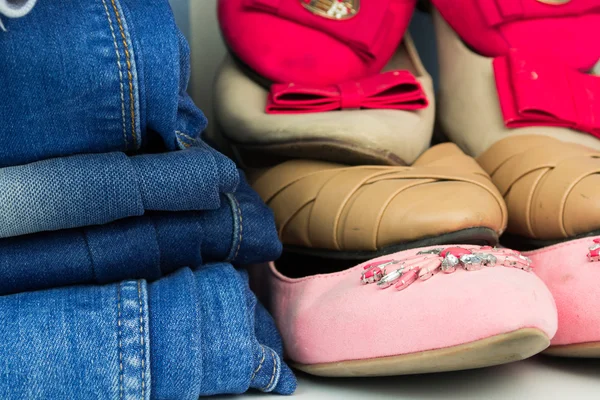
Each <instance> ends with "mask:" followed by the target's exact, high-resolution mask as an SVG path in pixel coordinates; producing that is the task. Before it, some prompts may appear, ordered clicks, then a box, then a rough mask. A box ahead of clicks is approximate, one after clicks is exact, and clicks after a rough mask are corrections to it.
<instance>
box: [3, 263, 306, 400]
mask: <svg viewBox="0 0 600 400" xmlns="http://www.w3.org/2000/svg"><path fill="white" fill-rule="evenodd" d="M0 320H1V321H3V323H2V324H0V336H1V337H2V341H0V355H1V356H2V357H1V360H2V361H1V362H2V365H4V366H5V367H4V368H3V369H2V371H3V372H2V379H0V398H2V399H7V400H12V399H19V400H21V399H34V398H35V399H66V398H72V399H82V400H87V399H100V398H102V399H114V400H117V399H119V400H120V399H124V400H129V399H132V400H133V399H135V400H139V399H145V400H150V399H177V400H186V399H190V400H191V399H194V400H196V399H197V398H198V397H199V396H206V395H211V394H227V393H243V392H245V391H247V390H248V389H249V388H255V389H259V390H262V391H265V392H276V393H281V394H289V393H292V392H293V391H294V389H295V386H296V381H295V378H294V376H293V374H292V372H291V370H290V369H289V368H288V367H287V365H285V363H284V362H283V361H282V354H281V340H280V338H279V336H278V335H277V334H276V330H275V326H274V323H273V321H272V320H271V319H270V317H269V316H268V314H267V313H265V312H264V311H263V310H262V308H260V306H259V305H258V304H257V303H256V299H255V297H254V296H253V294H252V293H251V291H250V290H249V288H248V284H247V279H246V277H245V274H243V273H241V272H238V271H236V270H235V269H234V268H233V267H232V266H231V265H229V264H215V265H211V266H206V267H204V268H202V269H200V270H198V271H196V272H192V271H191V270H189V269H182V270H179V271H178V272H176V273H175V274H173V275H170V276H168V277H166V278H163V279H161V280H159V281H157V282H155V283H152V284H146V282H145V281H125V282H122V283H119V284H111V285H104V286H73V287H68V288H62V289H52V290H47V291H38V292H30V293H21V294H17V295H10V296H1V297H0ZM258 326H260V327H258ZM267 332H268V333H267ZM6 366H9V367H6Z"/></svg>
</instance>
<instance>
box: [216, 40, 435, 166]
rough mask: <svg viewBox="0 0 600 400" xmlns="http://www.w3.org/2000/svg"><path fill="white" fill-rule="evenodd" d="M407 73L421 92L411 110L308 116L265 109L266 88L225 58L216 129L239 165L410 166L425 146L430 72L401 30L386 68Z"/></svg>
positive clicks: (429, 121)
mask: <svg viewBox="0 0 600 400" xmlns="http://www.w3.org/2000/svg"><path fill="white" fill-rule="evenodd" d="M392 69H401V70H409V71H410V72H412V74H413V75H415V77H416V78H417V80H418V82H419V83H420V84H421V87H422V89H423V90H424V92H425V93H426V95H427V98H428V101H429V106H428V107H427V108H425V109H422V110H417V111H404V110H380V109H368V110H367V109H361V110H342V111H330V112H320V113H311V114H300V115H298V114H278V115H272V114H266V113H265V105H266V102H267V94H268V90H267V89H266V88H265V87H263V86H261V85H260V84H258V83H257V82H256V81H254V80H252V79H251V78H250V77H249V76H247V74H245V73H244V70H243V69H242V68H240V67H239V66H238V65H237V64H236V62H235V61H234V60H233V59H232V58H231V57H230V56H228V57H227V58H226V59H225V61H224V62H223V64H222V66H221V68H220V70H219V72H218V74H217V78H216V82H215V109H216V119H217V124H218V127H219V129H220V134H221V135H222V136H224V137H225V138H226V139H228V140H229V142H230V144H231V146H232V147H233V149H234V152H235V156H236V158H237V159H238V161H240V164H241V165H242V166H245V167H264V166H270V165H275V164H277V163H279V162H282V161H285V160H288V159H294V158H311V159H317V160H326V161H332V162H340V163H344V164H349V165H356V164H377V165H410V164H412V163H413V162H414V161H415V160H416V159H417V157H418V156H419V155H420V154H421V153H422V152H423V151H425V149H427V147H429V143H430V141H431V135H432V132H433V120H434V114H435V102H434V95H433V85H432V82H431V77H430V76H429V74H428V73H427V71H426V70H425V68H424V67H423V64H422V63H421V60H420V59H419V56H418V54H417V51H416V49H415V47H414V44H413V41H412V39H411V38H410V36H409V35H408V34H407V35H406V36H405V38H404V39H403V42H402V44H401V46H400V47H399V49H398V51H397V53H396V54H395V56H394V57H393V58H392V60H391V61H390V62H389V64H388V65H387V67H386V68H385V70H386V71H387V70H392Z"/></svg>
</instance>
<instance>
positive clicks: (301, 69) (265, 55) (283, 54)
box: [218, 0, 416, 85]
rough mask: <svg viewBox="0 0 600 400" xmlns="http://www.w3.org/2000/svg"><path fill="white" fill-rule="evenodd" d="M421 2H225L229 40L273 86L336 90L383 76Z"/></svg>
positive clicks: (222, 15) (222, 10)
mask: <svg viewBox="0 0 600 400" xmlns="http://www.w3.org/2000/svg"><path fill="white" fill-rule="evenodd" d="M415 3H416V0H369V1H364V0H343V1H340V0H286V1H279V0H220V1H219V2H218V16H219V23H220V26H221V31H222V33H223V38H224V39H225V42H226V43H227V46H228V47H229V49H230V51H231V52H232V53H233V54H234V55H235V56H236V58H237V59H238V60H240V61H241V62H242V63H244V64H245V65H247V66H248V67H249V68H250V69H251V70H253V71H256V72H257V73H258V75H260V76H263V77H265V78H266V79H268V80H269V81H272V82H283V83H288V82H295V83H302V84H316V85H325V84H335V83H341V82H345V81H349V80H352V79H356V78H360V77H363V76H367V75H372V74H377V73H378V72H379V71H381V69H382V68H383V67H384V66H385V65H386V63H387V62H388V60H389V59H390V58H391V57H392V54H394V51H395V50H396V47H397V46H398V43H400V40H401V38H402V36H403V34H404V32H405V31H406V29H407V28H408V24H409V22H410V18H411V16H412V13H413V10H414V8H415Z"/></svg>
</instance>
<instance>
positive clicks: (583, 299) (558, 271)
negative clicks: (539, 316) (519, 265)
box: [525, 236, 600, 358]
mask: <svg viewBox="0 0 600 400" xmlns="http://www.w3.org/2000/svg"><path fill="white" fill-rule="evenodd" d="M525 254H526V255H527V256H529V257H530V258H531V259H532V260H533V262H534V265H535V272H536V274H537V275H538V276H539V277H540V278H541V279H542V280H543V281H544V283H545V284H546V285H547V286H548V289H550V292H551V293H552V295H553V296H554V300H555V301H556V306H557V309H558V321H559V325H558V332H557V334H556V336H555V337H554V338H553V339H552V347H550V348H549V349H548V350H547V351H546V353H547V354H550V355H554V356H561V357H586V358H588V357H589V358H600V307H599V305H600V290H598V284H597V283H598V281H599V280H600V262H599V260H600V237H598V236H596V237H586V238H582V239H577V240H569V241H566V242H564V243H560V244H557V245H554V246H549V247H546V248H542V249H539V250H534V251H531V252H528V253H525ZM557 260H558V262H557Z"/></svg>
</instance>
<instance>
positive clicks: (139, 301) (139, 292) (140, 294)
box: [137, 281, 146, 400]
mask: <svg viewBox="0 0 600 400" xmlns="http://www.w3.org/2000/svg"><path fill="white" fill-rule="evenodd" d="M141 286H142V285H141V282H140V281H137V290H138V303H139V305H140V347H141V348H140V351H141V356H142V357H141V362H142V397H141V399H142V400H144V399H145V394H146V393H145V392H146V371H145V368H146V365H145V364H146V362H145V356H144V309H143V306H142V287H141Z"/></svg>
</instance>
